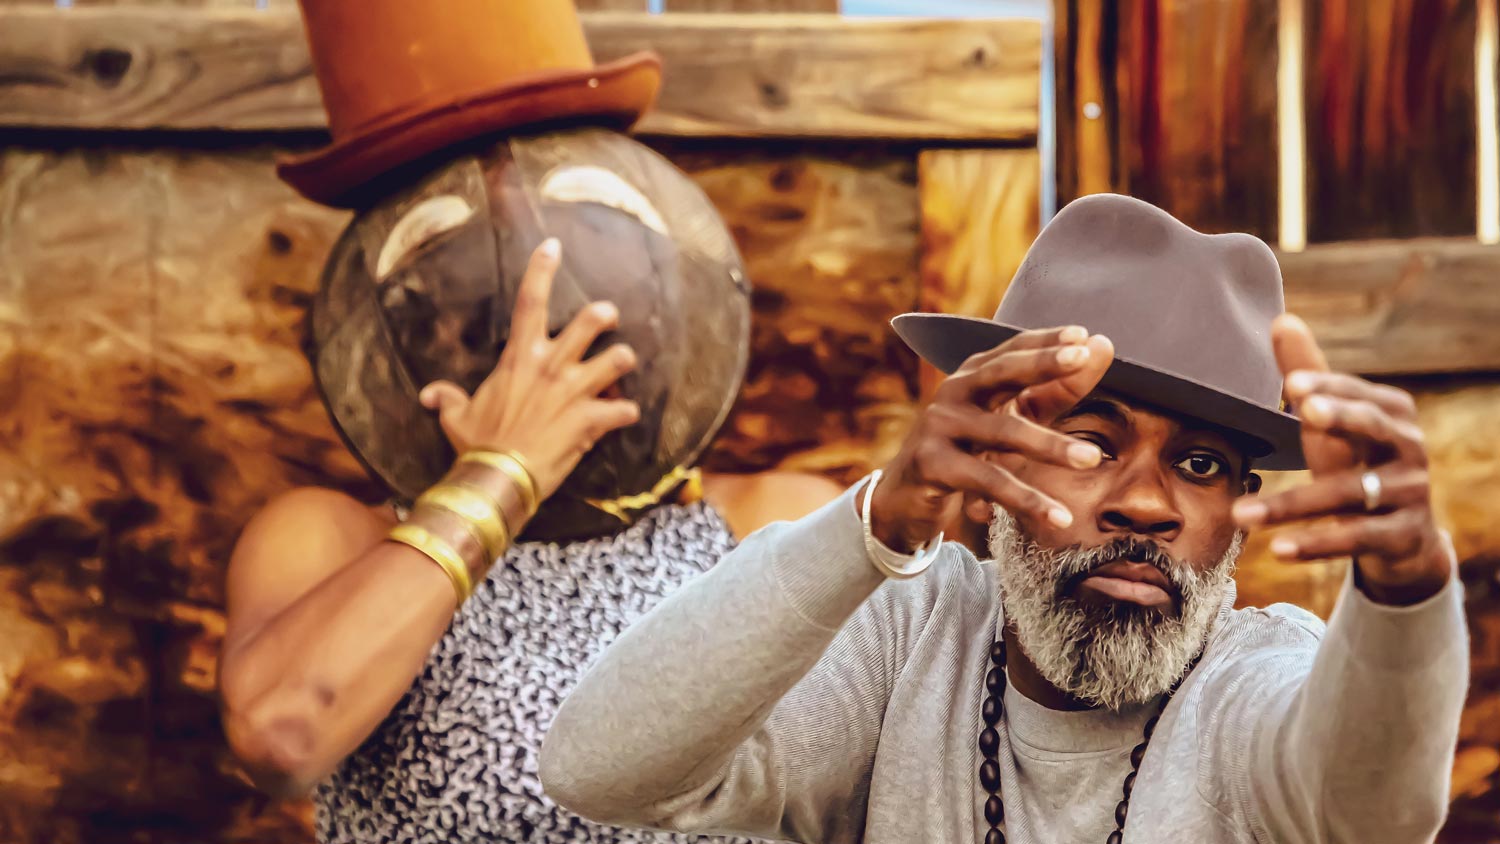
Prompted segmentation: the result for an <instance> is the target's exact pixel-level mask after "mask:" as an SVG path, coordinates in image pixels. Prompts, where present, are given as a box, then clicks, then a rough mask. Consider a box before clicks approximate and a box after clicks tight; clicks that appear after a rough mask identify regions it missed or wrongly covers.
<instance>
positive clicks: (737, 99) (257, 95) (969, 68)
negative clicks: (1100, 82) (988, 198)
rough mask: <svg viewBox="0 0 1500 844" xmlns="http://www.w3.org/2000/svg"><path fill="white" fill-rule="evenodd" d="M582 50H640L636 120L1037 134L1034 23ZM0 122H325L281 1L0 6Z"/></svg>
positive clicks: (602, 42)
mask: <svg viewBox="0 0 1500 844" xmlns="http://www.w3.org/2000/svg"><path fill="white" fill-rule="evenodd" d="M583 17H584V21H585V25H586V27H587V29H588V37H589V42H590V44H591V45H592V48H593V52H594V55H595V58H596V59H598V60H601V61H604V60H608V59H611V58H617V57H620V56H623V55H625V54H628V53H631V52H634V51H636V50H646V49H651V50H656V51H657V52H658V53H660V54H661V55H662V57H663V61H664V64H665V67H666V77H665V84H664V86H663V89H662V93H661V98H660V101H659V103H658V105H657V107H656V109H655V110H653V111H652V112H651V113H650V114H649V115H648V116H647V117H646V119H645V120H644V121H643V122H642V124H641V126H640V131H641V132H643V133H645V134H656V135H687V136H750V137H808V136H813V137H848V138H880V137H890V138H916V139H921V138H945V139H956V140H986V141H1001V142H1016V143H1029V142H1031V141H1032V140H1033V139H1034V138H1035V135H1036V124H1037V100H1038V81H1037V80H1038V68H1039V62H1040V55H1041V30H1040V24H1039V23H1037V22H1035V21H960V20H873V19H866V20H860V19H845V18H840V17H837V16H833V15H801V14H787V15H697V14H672V15H642V14H635V13H609V12H598V13H585V14H584V16H583ZM0 32H3V33H5V35H4V38H3V40H0V126H22V127H51V128H67V129H229V130H306V129H320V128H322V127H323V126H324V125H325V120H324V115H323V111H322V108H321V105H320V102H321V101H320V99H319V95H318V89H317V85H316V83H315V81H314V79H313V76H312V71H311V68H310V65H309V61H308V56H307V51H306V46H305V44H304V39H303V35H302V30H301V23H300V21H299V19H298V15H297V13H296V11H295V10H292V9H285V8H282V9H272V10H268V11H259V12H258V11H254V10H246V9H222V8H211V9H202V10H197V11H195V12H194V13H193V14H182V13H180V12H177V11H173V10H171V9H162V8H149V7H147V8H137V7H103V8H87V9H72V10H58V9H51V8H45V7H34V6H17V7H0Z"/></svg>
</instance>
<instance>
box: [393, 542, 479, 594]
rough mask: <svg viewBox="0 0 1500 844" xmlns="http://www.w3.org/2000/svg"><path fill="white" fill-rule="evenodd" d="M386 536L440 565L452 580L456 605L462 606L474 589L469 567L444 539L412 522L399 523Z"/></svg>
mask: <svg viewBox="0 0 1500 844" xmlns="http://www.w3.org/2000/svg"><path fill="white" fill-rule="evenodd" d="M388 538H389V539H390V540H391V541H393V542H400V543H401V544H403V545H406V546H409V547H411V548H415V549H416V550H418V551H420V552H422V554H423V555H425V556H426V557H427V558H428V559H430V560H432V561H433V562H435V563H437V564H438V565H439V566H441V567H442V569H443V572H444V573H446V574H447V575H448V579H449V580H450V581H452V582H453V592H454V593H455V594H456V595H457V596H458V606H460V607H461V606H463V604H464V601H467V600H468V599H469V595H470V593H472V592H473V591H474V587H473V585H472V584H471V583H470V581H469V567H468V564H466V563H465V562H464V558H463V557H462V556H460V555H459V553H458V552H457V551H455V550H453V546H452V545H449V544H448V543H447V542H446V541H445V540H443V539H442V538H441V537H439V536H438V535H437V534H435V533H433V532H432V531H430V530H428V529H426V528H424V527H420V526H418V525H413V524H401V525H396V527H394V528H392V529H391V532H390V534H389V535H388Z"/></svg>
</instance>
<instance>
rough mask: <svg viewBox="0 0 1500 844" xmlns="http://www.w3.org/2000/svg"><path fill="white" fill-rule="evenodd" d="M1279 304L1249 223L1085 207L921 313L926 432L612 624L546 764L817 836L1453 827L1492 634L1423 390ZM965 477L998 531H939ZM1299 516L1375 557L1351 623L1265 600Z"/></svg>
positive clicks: (574, 805)
mask: <svg viewBox="0 0 1500 844" xmlns="http://www.w3.org/2000/svg"><path fill="white" fill-rule="evenodd" d="M1282 309H1283V305H1282V285H1281V274H1280V270H1279V268H1278V266H1277V264H1276V259H1275V257H1274V255H1273V253H1272V252H1271V250H1270V249H1269V248H1268V247H1267V246H1266V245H1265V244H1264V243H1262V242H1260V241H1259V240H1257V239H1256V238H1254V237H1251V236H1249V235H1243V234H1230V235H1217V236H1209V235H1204V234H1200V233H1198V232H1196V231H1193V230H1191V229H1189V228H1188V227H1187V226H1185V225H1183V224H1182V223H1180V222H1178V221H1177V220H1175V219H1173V218H1172V217H1171V216H1169V215H1168V214H1167V213H1165V212H1163V211H1161V210H1159V209H1157V208H1155V207H1152V206H1150V205H1148V204H1146V203H1143V202H1140V201H1137V200H1134V199H1130V198H1127V197H1121V196H1113V195H1099V196H1090V197H1085V198H1082V199H1079V200H1077V201H1075V202H1074V203H1072V204H1070V205H1069V206H1068V207H1066V208H1065V209H1064V210H1063V211H1062V212H1061V213H1060V214H1058V216H1057V217H1056V218H1055V219H1054V220H1053V221H1052V222H1051V223H1050V224H1049V225H1048V226H1047V227H1046V228H1045V229H1044V230H1043V231H1042V233H1041V235H1040V236H1039V237H1038V238H1037V240H1036V242H1035V243H1034V244H1033V246H1032V247H1031V249H1030V251H1029V252H1028V254H1027V256H1026V259H1025V261H1024V262H1023V264H1022V266H1021V268H1020V270H1019V271H1018V273H1017V275H1016V277H1015V279H1014V281H1013V282H1012V283H1011V285H1010V287H1009V289H1008V290H1007V292H1006V295H1005V297H1004V300H1003V301H1002V302H1001V304H1000V307H999V311H998V312H997V314H996V316H995V319H994V320H977V319H967V318H960V317H951V316H943V315H934V314H920V315H907V316H905V317H901V318H898V320H897V322H896V330H897V332H898V333H899V334H900V335H901V336H902V338H903V339H904V340H905V341H906V342H907V343H908V344H909V345H910V346H911V347H912V348H913V349H914V350H916V351H917V353H918V354H920V355H921V356H922V357H924V358H926V359H927V360H928V361H930V362H932V363H933V364H935V365H936V366H938V367H939V368H940V369H942V370H943V371H944V372H946V373H949V374H948V377H947V378H946V380H945V381H944V382H943V383H942V385H941V386H940V388H939V389H938V391H937V394H936V398H935V400H934V401H933V402H932V404H931V405H930V406H929V407H927V408H926V409H924V411H923V412H922V414H921V417H920V418H919V420H918V422H917V423H916V425H915V426H914V428H913V430H912V431H911V433H910V435H909V437H908V438H907V440H906V442H905V444H904V446H903V448H902V450H901V452H900V454H899V455H898V456H897V457H896V458H895V459H894V460H893V461H892V462H891V463H890V464H889V465H888V466H887V467H886V468H885V469H884V470H883V471H881V472H876V473H874V474H872V475H871V476H870V477H869V478H867V479H865V480H864V481H862V482H860V483H859V484H857V485H856V486H855V487H853V488H852V489H851V490H849V491H848V492H847V493H846V494H845V495H844V496H843V497H841V498H840V499H838V500H836V501H834V502H832V503H830V504H829V505H827V506H825V507H824V508H822V509H820V510H819V511H818V512H816V513H814V514H812V515H810V516H808V517H806V518H804V519H802V520H800V521H799V522H796V523H792V524H782V525H773V526H770V527H767V528H765V529H763V530H762V531H760V532H759V533H757V534H756V535H754V536H752V537H751V538H750V539H749V540H747V541H746V542H745V543H743V544H742V545H740V546H739V547H738V548H737V549H736V550H734V551H733V552H731V553H730V554H729V555H728V557H726V558H725V559H724V560H723V561H721V562H720V563H719V564H718V565H717V566H715V567H714V568H713V569H712V570H711V571H709V572H708V573H706V574H704V575H701V576H699V577H698V578H697V579H695V580H694V581H693V582H692V583H690V584H689V585H687V586H685V587H683V588H682V589H680V590H678V591H677V592H675V593H674V594H673V595H672V596H671V597H669V598H668V599H667V600H666V601H664V602H662V603H661V604H660V605H658V606H657V607H656V608H655V609H654V610H652V611H651V612H650V613H649V614H647V615H646V616H645V617H644V618H643V619H642V620H641V621H639V622H637V623H636V624H635V625H634V626H632V627H631V629H629V630H628V631H626V633H625V634H624V635H622V636H621V637H620V638H619V639H618V640H617V641H616V642H615V643H614V644H613V645H611V646H610V648H609V649H608V650H607V651H606V652H605V654H604V656H603V657H601V658H600V660H599V661H598V662H597V663H596V664H595V665H594V666H593V667H592V668H591V669H590V670H589V671H588V672H587V673H586V674H585V676H584V677H583V679H582V680H581V681H580V682H579V684H578V685H577V687H576V688H575V689H574V691H573V693H572V694H571V695H570V696H569V698H568V700H567V701H566V702H565V703H564V704H563V706H562V708H561V710H560V711H559V713H558V716H557V718H556V720H555V721H554V722H553V727H552V730H551V731H550V732H549V734H548V736H547V740H546V742H545V744H544V746H543V749H542V764H541V773H542V779H543V782H544V784H545V786H546V788H547V791H548V793H549V794H550V795H552V797H553V798H554V799H556V800H557V801H558V802H559V803H561V804H562V805H564V806H566V807H568V808H571V809H573V810H575V811H578V812H579V813H580V814H583V815H585V816H588V817H592V818H596V819H599V820H602V821H608V822H610V823H618V824H635V825H644V826H652V827H658V828H664V829H674V830H690V831H694V832H713V831H720V830H733V831H736V832H741V833H745V834H751V835H764V836H769V837H778V838H786V839H789V840H793V841H801V842H869V844H892V843H895V842H899V844H905V842H912V841H924V842H975V841H984V842H986V844H997V842H1004V841H1010V842H1038V843H1039V844H1040V843H1044V844H1059V843H1060V842H1094V841H1097V842H1109V844H1120V842H1121V841H1131V842H1137V844H1170V843H1171V842H1195V844H1216V842H1224V844H1229V842H1245V841H1274V842H1356V841H1357V842H1382V843H1383V844H1404V843H1405V842H1413V844H1415V842H1427V841H1431V840H1432V839H1433V838H1434V836H1435V835H1436V834H1437V831H1438V829H1439V828H1440V826H1441V825H1442V822H1443V819H1444V815H1445V812H1446V808H1447V800H1448V782H1449V773H1450V768H1451V766H1452V763H1453V756H1454V750H1455V745H1456V742H1457V736H1458V725H1459V717H1460V714H1461V711H1462V707H1463V699H1464V694H1465V688H1466V685H1467V677H1468V647H1467V644H1468V643H1467V636H1466V631H1465V622H1464V615H1463V606H1462V596H1461V586H1460V585H1459V581H1458V580H1457V577H1456V571H1455V569H1456V561H1455V558H1454V553H1453V550H1452V546H1451V544H1450V542H1449V541H1448V539H1447V537H1446V535H1445V534H1443V533H1442V532H1441V531H1440V530H1439V529H1438V527H1437V525H1436V524H1435V522H1434V518H1433V512H1432V508H1431V503H1430V493H1429V486H1428V478H1427V468H1426V466H1427V464H1426V455H1425V453H1424V450H1423V445H1422V436H1421V432H1420V430H1419V429H1418V427H1417V422H1416V417H1415V412H1414V406H1413V402H1412V399H1411V397H1410V396H1409V395H1408V394H1406V393H1405V392H1403V391H1401V390H1398V389H1395V388H1393V387H1389V386H1382V385H1377V384H1372V383H1369V382H1367V381H1364V380H1361V379H1359V378H1356V377H1353V376H1350V375H1345V374H1341V373H1336V372H1331V371H1329V370H1328V368H1327V366H1326V363H1325V361H1324V358H1323V355H1322V353H1321V352H1320V350H1319V347H1318V345H1317V343H1316V342H1315V341H1314V339H1313V337H1312V335H1311V333H1310V332H1309V331H1308V329H1307V327H1306V325H1305V324H1303V323H1302V322H1301V321H1300V320H1298V319H1297V318H1295V317H1293V316H1290V315H1286V314H1283V313H1282ZM1283 395H1284V396H1285V399H1286V400H1287V401H1289V402H1290V403H1291V405H1292V407H1293V408H1294V409H1295V410H1297V411H1298V412H1299V413H1300V421H1299V419H1298V418H1297V417H1294V416H1292V415H1289V414H1288V413H1286V412H1284V410H1283V409H1282V407H1281V402H1280V399H1281V398H1282V396H1283ZM1303 467H1305V468H1308V469H1311V470H1312V479H1311V481H1310V482H1308V483H1306V484H1304V485H1302V486H1299V487H1296V488H1293V489H1289V490H1288V491H1285V492H1281V493H1279V494H1275V495H1258V494H1257V493H1258V491H1259V488H1260V478H1259V476H1258V475H1257V474H1256V472H1257V471H1260V470H1283V469H1297V468H1303ZM960 508H963V509H966V510H967V511H968V515H969V516H970V517H971V518H974V519H976V520H983V519H987V520H988V521H989V522H990V536H989V550H990V553H991V556H992V557H993V559H992V560H990V561H987V562H981V561H979V560H977V559H975V557H974V556H973V555H972V554H970V553H969V552H968V551H967V550H966V549H964V548H963V547H962V546H961V545H959V544H958V543H944V542H943V537H942V535H941V534H940V532H939V526H941V525H944V524H950V523H952V518H953V517H954V515H955V514H956V513H957V512H958V511H959V509H960ZM1275 526H1286V527H1287V528H1288V530H1287V531H1286V532H1283V533H1280V534H1279V535H1278V536H1277V537H1276V539H1275V540H1274V541H1273V542H1272V543H1271V546H1270V547H1271V550H1272V551H1273V552H1274V553H1276V554H1277V555H1279V556H1280V557H1281V558H1282V559H1284V560H1287V561H1303V560H1316V559H1323V558H1329V557H1340V556H1352V557H1353V558H1354V560H1353V565H1352V566H1351V567H1350V569H1349V574H1348V577H1347V579H1346V581H1345V583H1344V586H1343V591H1342V593H1341V596H1340V598H1339V603H1338V606H1337V608H1336V610H1335V611H1334V613H1333V616H1332V618H1331V620H1330V621H1329V623H1328V624H1327V626H1326V627H1325V626H1324V624H1323V623H1322V622H1320V621H1319V620H1318V619H1317V618H1316V617H1315V616H1313V615H1311V614H1310V613H1308V612H1305V611H1303V610H1301V609H1298V608H1296V607H1291V606H1287V605H1277V606H1273V607H1269V608H1266V609H1242V610H1236V609H1234V598H1235V590H1234V581H1233V579H1232V572H1233V568H1234V564H1235V560H1236V559H1237V557H1238V556H1239V553H1240V548H1241V546H1242V540H1243V539H1244V537H1245V534H1246V532H1247V531H1251V530H1261V529H1265V528H1270V527H1275ZM724 619H733V623H732V624H724V623H723V620H724Z"/></svg>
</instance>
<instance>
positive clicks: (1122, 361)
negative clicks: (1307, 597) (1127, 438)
mask: <svg viewBox="0 0 1500 844" xmlns="http://www.w3.org/2000/svg"><path fill="white" fill-rule="evenodd" d="M891 324H892V326H893V327H894V328H895V329H896V334H897V335H898V336H900V337H901V339H902V340H903V341H904V342H905V343H906V345H908V346H910V347H911V349H912V351H914V352H916V353H917V354H918V355H920V356H921V357H922V359H923V360H926V361H927V362H928V363H931V364H932V365H933V366H935V367H937V368H938V369H940V370H942V371H943V372H944V373H945V374H952V373H953V372H954V371H955V370H957V369H958V368H959V367H960V366H962V365H963V362H964V361H965V360H968V359H969V357H970V356H972V355H975V354H977V353H979V352H983V351H986V350H988V349H993V348H994V347H996V346H998V345H1000V344H1001V343H1003V342H1005V341H1006V340H1009V339H1010V338H1011V337H1014V336H1016V335H1017V334H1019V333H1021V331H1023V330H1024V329H1020V328H1016V327H1013V326H1009V325H1005V324H1003V323H999V322H995V321H994V320H987V319H978V318H975V317H965V316H954V315H951V314H903V315H902V316H898V317H896V318H895V320H893V321H892V323H891ZM1100 384H1101V385H1102V386H1104V387H1106V388H1108V389H1110V390H1113V391H1115V392H1118V393H1120V394H1122V395H1125V396H1129V397H1130V398H1134V399H1139V400H1140V401H1143V402H1146V403H1148V404H1153V405H1157V406H1159V407H1162V408H1165V409H1167V410H1171V411H1174V412H1177V413H1181V414H1183V415H1185V416H1190V417H1193V418H1195V419H1201V420H1203V421H1205V422H1208V423H1209V424H1211V425H1216V426H1218V427H1220V428H1226V429H1228V430H1230V431H1235V432H1237V433H1240V434H1243V435H1245V436H1248V437H1250V438H1252V439H1253V440H1255V441H1257V442H1258V443H1259V444H1260V445H1261V446H1262V449H1261V453H1259V454H1252V455H1251V456H1252V458H1253V459H1254V466H1255V468H1257V469H1266V470H1272V471H1290V470H1295V469H1304V468H1306V466H1307V464H1306V460H1305V459H1304V457H1303V455H1302V428H1301V423H1300V422H1298V421H1297V417H1295V416H1292V415H1291V414H1288V413H1283V412H1281V411H1279V410H1274V409H1272V408H1268V407H1264V406H1262V405H1259V404H1256V403H1255V402H1252V401H1249V400H1247V399H1243V398H1240V397H1239V396H1235V395H1231V394H1229V393H1226V392H1223V391H1222V390H1218V389H1215V388H1213V387H1211V386H1208V385H1207V384H1202V383H1199V382H1197V381H1194V380H1193V379H1191V378H1185V377H1183V376H1181V375H1176V374H1173V373H1170V372H1166V371H1164V370H1161V369H1157V368H1156V367H1154V366H1150V365H1148V364H1144V363H1139V362H1136V361H1132V360H1129V359H1128V358H1124V357H1120V356H1118V355H1117V356H1116V357H1115V361H1114V363H1113V364H1112V365H1111V366H1110V368H1109V371H1108V372H1106V373H1105V375H1104V378H1103V380H1101V381H1100Z"/></svg>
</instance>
